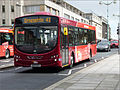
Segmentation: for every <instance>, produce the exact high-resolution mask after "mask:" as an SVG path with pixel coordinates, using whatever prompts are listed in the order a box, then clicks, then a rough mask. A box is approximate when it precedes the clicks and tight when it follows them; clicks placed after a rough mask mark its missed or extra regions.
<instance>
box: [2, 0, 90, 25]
mask: <svg viewBox="0 0 120 90" xmlns="http://www.w3.org/2000/svg"><path fill="white" fill-rule="evenodd" d="M0 9H1V11H0V16H1V17H0V26H1V27H9V26H12V24H14V19H15V18H16V17H19V16H23V15H28V14H33V13H35V12H40V11H45V12H50V13H51V14H53V15H57V16H60V17H65V18H67V19H71V20H75V21H79V22H83V23H86V24H89V20H88V19H86V18H84V17H83V14H84V12H82V11H80V10H79V9H77V8H76V7H74V6H72V5H70V4H68V3H67V2H65V1H63V0H0Z"/></svg>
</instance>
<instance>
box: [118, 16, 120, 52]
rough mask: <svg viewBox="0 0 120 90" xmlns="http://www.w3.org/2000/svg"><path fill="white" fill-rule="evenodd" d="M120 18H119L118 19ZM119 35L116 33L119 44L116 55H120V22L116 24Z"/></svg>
mask: <svg viewBox="0 0 120 90" xmlns="http://www.w3.org/2000/svg"><path fill="white" fill-rule="evenodd" d="M119 18H120V17H119ZM118 28H119V33H118V43H119V49H118V53H119V54H120V22H119V23H118Z"/></svg>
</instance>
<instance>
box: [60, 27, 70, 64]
mask: <svg viewBox="0 0 120 90" xmlns="http://www.w3.org/2000/svg"><path fill="white" fill-rule="evenodd" d="M60 37H61V39H60V40H61V41H60V43H61V55H62V65H63V66H65V65H68V63H69V62H68V60H69V51H68V28H67V26H61V36H60Z"/></svg>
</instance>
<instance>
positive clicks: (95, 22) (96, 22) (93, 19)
mask: <svg viewBox="0 0 120 90" xmlns="http://www.w3.org/2000/svg"><path fill="white" fill-rule="evenodd" d="M84 17H86V18H87V19H88V20H89V24H90V25H92V26H95V27H96V38H97V40H101V39H102V20H101V18H100V17H99V16H98V15H96V14H95V13H93V12H92V13H85V14H84Z"/></svg>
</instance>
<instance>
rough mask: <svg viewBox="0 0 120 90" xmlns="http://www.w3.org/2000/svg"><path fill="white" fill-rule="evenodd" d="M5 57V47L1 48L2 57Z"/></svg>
mask: <svg viewBox="0 0 120 90" xmlns="http://www.w3.org/2000/svg"><path fill="white" fill-rule="evenodd" d="M4 56H5V48H4V46H3V45H1V46H0V57H4Z"/></svg>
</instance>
